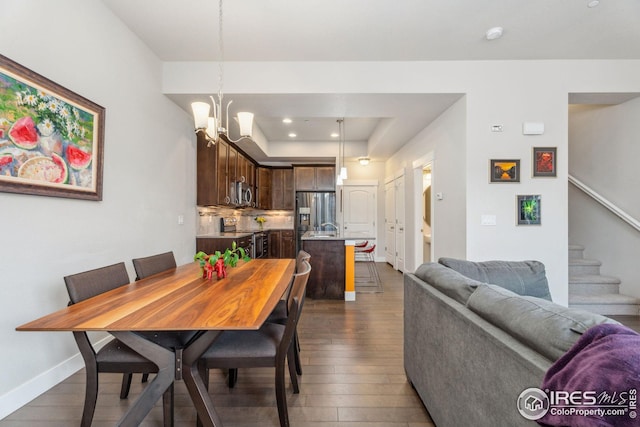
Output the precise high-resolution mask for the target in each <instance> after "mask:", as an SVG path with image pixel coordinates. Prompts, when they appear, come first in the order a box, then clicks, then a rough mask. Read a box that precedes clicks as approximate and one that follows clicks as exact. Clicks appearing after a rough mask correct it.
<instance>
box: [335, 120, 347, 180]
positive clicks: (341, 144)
mask: <svg viewBox="0 0 640 427" xmlns="http://www.w3.org/2000/svg"><path fill="white" fill-rule="evenodd" d="M336 121H337V122H338V136H339V137H340V141H339V142H338V167H339V168H340V170H339V172H338V175H337V177H336V185H342V184H343V180H345V179H347V168H346V167H344V118H342V119H338V120H336Z"/></svg>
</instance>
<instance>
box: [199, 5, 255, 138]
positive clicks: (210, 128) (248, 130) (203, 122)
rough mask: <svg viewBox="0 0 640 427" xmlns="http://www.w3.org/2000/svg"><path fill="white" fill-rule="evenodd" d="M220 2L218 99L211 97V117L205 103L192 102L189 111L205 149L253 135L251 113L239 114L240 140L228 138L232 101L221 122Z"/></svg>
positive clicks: (208, 105)
mask: <svg viewBox="0 0 640 427" xmlns="http://www.w3.org/2000/svg"><path fill="white" fill-rule="evenodd" d="M222 18H223V17H222V0H219V2H218V44H219V46H218V47H219V49H220V62H219V68H220V72H219V78H218V99H217V101H216V100H215V99H214V97H213V96H210V97H209V98H211V104H212V105H213V115H212V116H209V112H210V111H211V105H210V104H209V103H207V102H193V103H192V104H191V109H192V110H193V119H194V122H195V127H196V130H195V132H196V134H197V133H202V134H203V135H204V137H205V139H206V140H207V142H208V144H207V147H210V146H211V145H213V144H215V143H216V142H218V140H219V139H220V138H221V137H224V139H226V140H228V141H231V142H234V143H235V142H238V141H240V140H241V139H243V138H251V135H252V134H253V113H248V112H239V113H238V116H237V119H238V125H239V126H240V138H238V139H237V140H235V141H234V140H232V139H231V138H230V137H229V105H231V103H232V102H233V100H231V101H229V102H228V103H227V105H226V106H225V109H224V112H225V120H224V121H223V120H222V113H223V109H222V107H223V104H222V99H223V98H224V96H223V93H222V83H223V80H224V43H223V38H222V36H223V28H222V21H223V19H222Z"/></svg>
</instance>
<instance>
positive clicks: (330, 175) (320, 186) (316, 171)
mask: <svg viewBox="0 0 640 427" xmlns="http://www.w3.org/2000/svg"><path fill="white" fill-rule="evenodd" d="M293 174H294V181H295V190H296V191H335V189H336V168H335V166H294V168H293Z"/></svg>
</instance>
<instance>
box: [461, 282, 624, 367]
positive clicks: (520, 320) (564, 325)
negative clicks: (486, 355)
mask: <svg viewBox="0 0 640 427" xmlns="http://www.w3.org/2000/svg"><path fill="white" fill-rule="evenodd" d="M467 307H469V309H471V311H473V312H475V313H477V314H478V315H479V316H481V317H483V318H484V319H486V320H487V321H489V322H491V323H493V324H494V325H496V326H497V327H499V328H500V329H502V330H504V331H505V332H507V333H509V334H510V335H512V336H513V337H515V338H516V339H518V340H520V341H522V342H523V343H525V344H527V345H528V346H530V347H531V348H532V349H534V350H536V351H537V352H538V353H540V354H542V355H543V356H545V357H547V358H548V359H549V360H552V361H555V360H556V359H558V358H559V357H560V356H562V355H563V354H564V353H565V352H566V351H567V350H569V349H570V348H571V346H573V344H574V343H575V342H576V341H577V340H578V338H580V336H581V335H582V334H583V333H584V332H585V331H586V330H587V329H589V328H590V327H592V326H595V325H598V324H601V323H618V322H616V321H615V320H612V319H609V318H607V317H605V316H602V315H599V314H595V313H590V312H588V311H584V310H578V309H574V308H567V307H563V306H560V305H558V304H555V303H553V302H551V301H547V300H544V299H541V298H536V297H530V296H520V295H518V294H516V293H514V292H511V291H509V290H507V289H504V288H502V287H500V286H496V285H482V286H479V287H478V288H477V289H476V291H475V292H474V293H473V294H472V295H471V296H470V297H469V300H468V301H467Z"/></svg>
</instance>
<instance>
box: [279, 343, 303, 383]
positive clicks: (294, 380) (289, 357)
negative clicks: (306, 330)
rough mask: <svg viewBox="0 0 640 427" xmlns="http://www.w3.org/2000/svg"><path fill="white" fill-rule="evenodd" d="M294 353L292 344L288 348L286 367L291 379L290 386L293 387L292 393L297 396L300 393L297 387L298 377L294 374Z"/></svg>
mask: <svg viewBox="0 0 640 427" xmlns="http://www.w3.org/2000/svg"><path fill="white" fill-rule="evenodd" d="M295 352H296V350H295V347H294V346H293V342H292V343H291V345H290V346H289V351H288V352H287V365H288V366H289V377H290V378H291V386H292V387H293V392H294V393H295V394H298V393H300V387H299V386H298V375H297V372H296V363H295V358H296V356H295ZM283 375H284V374H283Z"/></svg>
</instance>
